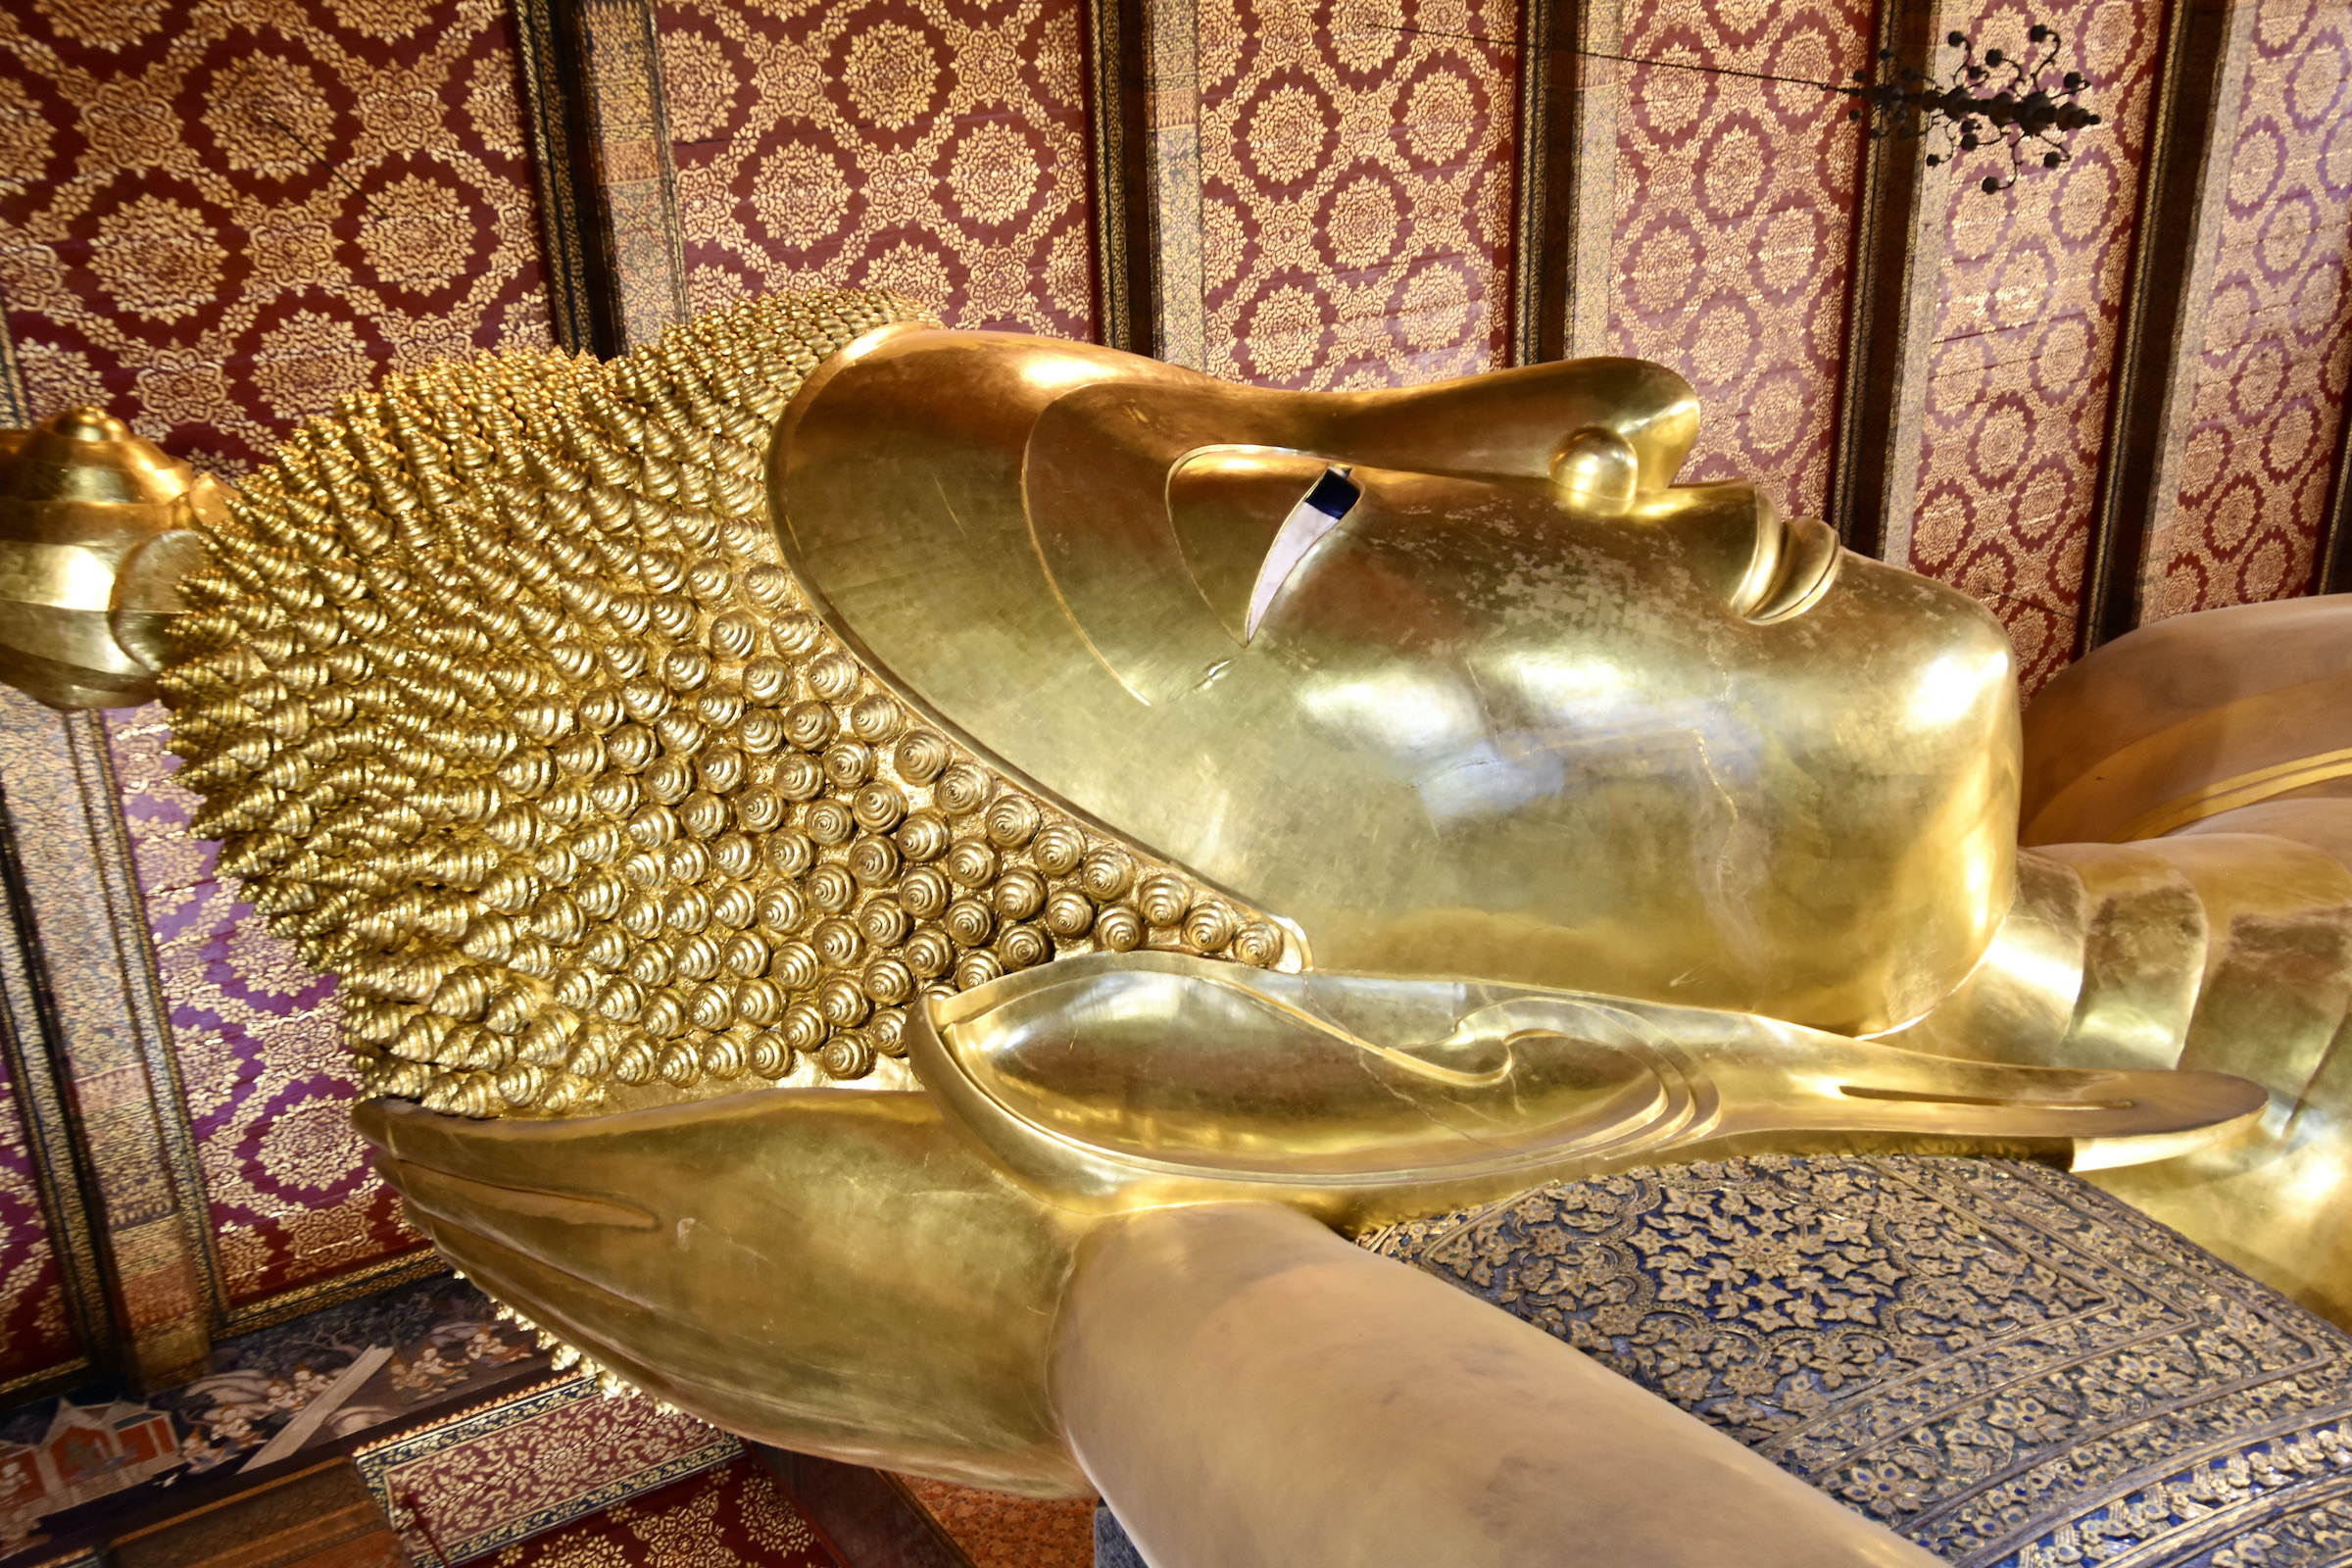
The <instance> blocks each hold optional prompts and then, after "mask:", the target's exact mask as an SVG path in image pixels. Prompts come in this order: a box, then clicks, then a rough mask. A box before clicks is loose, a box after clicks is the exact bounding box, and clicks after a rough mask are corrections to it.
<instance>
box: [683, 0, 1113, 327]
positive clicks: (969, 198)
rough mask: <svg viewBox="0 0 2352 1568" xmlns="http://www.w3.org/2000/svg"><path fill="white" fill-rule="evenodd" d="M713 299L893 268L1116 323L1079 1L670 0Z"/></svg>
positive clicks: (946, 290)
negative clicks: (1100, 275)
mask: <svg viewBox="0 0 2352 1568" xmlns="http://www.w3.org/2000/svg"><path fill="white" fill-rule="evenodd" d="M657 24H658V29H659V33H660V38H661V55H662V91H663V94H664V96H665V99H666V102H667V106H668V117H669V135H670V140H671V149H672V154H673V157H674V161H675V163H676V167H677V202H678V221H679V223H680V226H681V228H682V230H683V235H684V249H685V265H686V291H687V294H688V297H689V300H690V303H691V305H692V308H693V309H694V310H696V311H704V310H708V309H710V308H711V307H712V306H714V305H720V304H724V303H725V302H727V301H728V300H732V299H735V298H738V297H740V296H742V295H744V294H750V293H758V292H762V291H766V290H778V289H807V288H819V287H824V288H833V287H855V288H868V287H885V288H893V289H897V290H899V291H900V292H901V293H903V294H906V295H907V296H908V297H910V298H912V299H915V300H919V301H921V302H923V303H924V304H927V305H930V306H932V307H933V308H935V309H937V310H938V311H939V312H940V314H941V316H942V319H945V320H946V321H947V322H948V324H949V325H951V326H964V327H978V328H995V329H999V330H1009V331H1031V332H1043V333H1048V334H1051V335H1053V336H1055V337H1071V338H1084V337H1088V336H1090V335H1091V334H1092V332H1093V329H1094V302H1093V276H1092V271H1091V267H1092V261H1091V253H1090V251H1089V248H1088V246H1089V240H1088V202H1087V195H1086V192H1087V162H1086V113H1085V102H1084V81H1085V56H1084V53H1083V51H1082V49H1081V47H1080V41H1079V31H1078V25H1079V6H1078V0H662V4H661V5H660V6H659V8H658V10H657Z"/></svg>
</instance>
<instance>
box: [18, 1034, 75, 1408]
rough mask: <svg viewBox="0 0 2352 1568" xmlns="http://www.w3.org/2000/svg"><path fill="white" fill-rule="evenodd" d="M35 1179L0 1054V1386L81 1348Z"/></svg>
mask: <svg viewBox="0 0 2352 1568" xmlns="http://www.w3.org/2000/svg"><path fill="white" fill-rule="evenodd" d="M33 1182H34V1175H33V1165H32V1155H31V1151H30V1150H28V1149H27V1148H26V1147H25V1124H24V1120H23V1118H22V1116H21V1115H20V1114H19V1112H18V1108H17V1102H16V1086H15V1085H14V1084H12V1083H11V1082H10V1081H9V1076H8V1058H7V1057H6V1056H5V1055H0V1386H5V1385H6V1384H8V1383H9V1382H10V1381H12V1380H13V1379H16V1378H21V1377H25V1376H28V1375H30V1374H32V1373H36V1372H39V1371H41V1370H42V1369H43V1368H45V1367H53V1366H58V1365H61V1364H63V1363H65V1362H67V1361H70V1360H72V1359H73V1356H74V1355H75V1354H76V1353H77V1352H78V1351H79V1349H80V1345H79V1342H78V1341H76V1339H75V1338H74V1335H73V1324H72V1322H71V1321H70V1320H69V1319H68V1317H67V1315H66V1293H65V1283H64V1281H63V1280H62V1279H60V1278H59V1276H58V1270H57V1254H56V1251H55V1250H54V1249H53V1247H52V1245H51V1241H50V1236H49V1227H48V1225H47V1224H46V1223H45V1222H44V1221H43V1220H42V1217H41V1200H40V1194H39V1192H38V1191H37V1190H36V1189H35V1188H34V1186H33Z"/></svg>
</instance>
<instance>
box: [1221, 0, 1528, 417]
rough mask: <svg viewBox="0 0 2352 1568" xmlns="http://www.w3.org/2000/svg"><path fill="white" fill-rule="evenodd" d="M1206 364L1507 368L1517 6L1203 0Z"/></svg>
mask: <svg viewBox="0 0 2352 1568" xmlns="http://www.w3.org/2000/svg"><path fill="white" fill-rule="evenodd" d="M1195 22H1196V26H1197V28H1198V39H1199V84H1200V86H1199V91H1200V100H1199V116H1200V120H1199V124H1200V149H1201V151H1200V159H1201V162H1200V172H1201V220H1200V221H1201V281H1202V284H1203V298H1204V302H1205V303H1204V309H1203V317H1204V322H1205V326H1204V330H1205V344H1204V348H1205V362H1206V363H1205V366H1204V368H1206V369H1207V370H1208V372H1209V373H1210V374H1211V375H1219V376H1224V377H1226V378H1228V379H1230V380H1237V381H1255V382H1259V383H1261V384H1264V385H1269V386H1285V387H1299V388H1313V389H1328V388H1350V387H1369V386H1394V385H1402V384H1405V383H1408V382H1418V381H1432V380H1437V379H1440V378H1442V377H1445V376H1453V375H1468V374H1471V373H1472V372H1474V371H1478V370H1486V369H1493V368H1495V367H1497V366H1499V365H1501V364H1502V363H1503V362H1504V343H1505V333H1506V332H1507V331H1508V329H1509V322H1508V319H1507V309H1506V300H1507V297H1508V294H1509V289H1508V287H1507V285H1506V282H1505V276H1506V270H1507V269H1508V267H1509V263H1510V256H1509V243H1508V238H1507V236H1508V227H1509V222H1510V208H1511V175H1510V171H1511V161H1512V157H1513V149H1514V145H1515V143H1514V132H1513V129H1512V123H1513V115H1514V109H1513V103H1514V95H1515V93H1516V91H1517V78H1518V65H1517V51H1516V48H1515V43H1514V40H1515V36H1516V29H1517V18H1516V15H1515V12H1514V8H1513V7H1511V6H1510V5H1508V4H1506V3H1504V0H1403V3H1402V4H1401V6H1397V7H1389V6H1380V5H1374V4H1372V3H1370V0H1202V3H1201V5H1200V6H1199V8H1198V10H1197V13H1196V17H1195Z"/></svg>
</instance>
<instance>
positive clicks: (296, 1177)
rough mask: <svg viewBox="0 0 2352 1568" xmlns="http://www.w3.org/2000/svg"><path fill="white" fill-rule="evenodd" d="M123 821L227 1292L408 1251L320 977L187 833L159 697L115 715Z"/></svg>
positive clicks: (243, 1298)
mask: <svg viewBox="0 0 2352 1568" xmlns="http://www.w3.org/2000/svg"><path fill="white" fill-rule="evenodd" d="M113 716H114V718H115V720H116V722H115V723H114V726H113V737H114V752H115V766H116V770H117V774H118V776H119V778H120V779H121V781H122V785H123V810H124V819H125V823H126V825H127V827H128V829H129V832H130V840H131V848H132V853H133V856H134V858H136V861H137V864H138V871H139V881H140V887H141V891H142V893H143V894H144V896H145V898H146V902H147V916H148V921H149V924H150V926H151V927H152V929H153V931H154V935H155V956H156V968H157V973H158V978H159V980H160V982H161V984H162V988H163V992H164V997H165V1001H166V1003H167V1004H168V1005H169V1006H170V1009H171V1012H170V1025H171V1031H172V1054H173V1057H174V1059H175V1061H176V1062H177V1065H178V1069H179V1078H180V1085H181V1089H182V1091H183V1093H184V1095H185V1097H186V1103H187V1113H188V1121H189V1125H190V1128H191V1130H192V1131H193V1133H194V1135H195V1141H196V1154H197V1160H198V1162H199V1164H200V1165H201V1167H202V1170H203V1179H204V1188H205V1196H206V1199H207V1200H208V1201H209V1202H210V1204H211V1209H212V1223H213V1235H214V1246H215V1249H216V1250H217V1253H218V1256H219V1259H220V1267H221V1280H222V1284H223V1286H224V1287H225V1289H226V1291H227V1294H228V1298H229V1300H230V1302H231V1303H232V1304H240V1303H244V1302H249V1301H253V1300H258V1299H263V1298H266V1297H270V1296H274V1295H276V1294H278V1293H279V1292H282V1291H285V1290H288V1289H291V1288H294V1287H297V1286H301V1285H305V1284H309V1283H312V1282H314V1281H319V1280H322V1279H327V1278H331V1277H332V1276H334V1275H337V1274H342V1273H347V1272H349V1271H350V1270H352V1269H355V1268H359V1267H362V1266H365V1265H367V1264H369V1263H373V1262H377V1261H379V1260H381V1259H383V1258H385V1257H388V1256H392V1255H394V1254H397V1253H401V1252H407V1251H412V1250H417V1249H419V1248H421V1247H422V1246H423V1245H424V1239H423V1238H422V1237H421V1236H419V1235H418V1234H417V1233H416V1232H415V1231H412V1230H410V1229H409V1228H408V1226H407V1225H406V1224H405V1223H403V1221H402V1219H401V1216H400V1209H399V1200H398V1199H397V1198H396V1197H395V1196H394V1195H393V1193H392V1192H391V1190H390V1189H389V1188H386V1187H385V1186H383V1185H382V1184H381V1183H380V1182H378V1181H377V1180H376V1179H375V1177H374V1175H373V1174H372V1173H371V1172H370V1171H369V1170H368V1160H367V1147H366V1146H365V1145H364V1144H363V1143H361V1141H360V1137H359V1134H358V1133H356V1132H355V1131H353V1129H352V1125H351V1104H352V1102H353V1101H354V1100H355V1099H356V1098H357V1097H358V1093H359V1084H358V1078H357V1075H356V1074H355V1073H354V1072H353V1071H352V1069H351V1058H350V1056H349V1054H348V1053H346V1052H345V1051H344V1049H343V1045H342V1011H341V1008H340V1007H339V1006H338V1005H336V1002H335V996H334V982H333V981H332V980H330V979H327V978H326V977H324V976H321V975H319V974H316V973H314V972H312V971H311V970H310V969H309V968H307V967H305V966H304V964H303V962H302V960H301V958H300V956H298V955H297V954H296V953H295V951H294V948H293V946H292V945H291V944H290V943H285V942H281V941H279V940H278V939H277V938H275V937H272V936H271V935H270V933H269V932H268V931H267V930H265V929H264V928H263V925H262V921H261V918H260V917H259V916H258V915H256V914H255V913H254V912H253V907H252V906H250V905H248V904H246V903H244V902H243V901H242V900H240V899H239V898H237V897H236V894H235V891H234V888H233V886H232V885H231V884H230V883H229V882H227V881H225V880H223V879H222V878H221V877H220V876H219V875H218V874H217V873H216V871H215V869H214V860H215V859H216V858H217V857H218V856H219V854H220V846H219V845H217V844H215V843H212V842H211V841H209V840H200V839H195V838H191V837H190V836H189V835H188V822H189V820H190V818H192V817H193V816H194V815H195V812H196V807H197V801H196V798H195V797H194V796H193V795H192V794H190V793H189V792H188V791H186V790H184V789H182V788H180V787H179V786H178V785H177V784H175V783H173V782H172V776H171V775H172V769H173V768H174V767H176V766H177V765H178V764H177V762H176V760H174V759H172V757H170V756H169V755H167V754H166V753H165V751H164V746H165V744H166V742H167V741H168V740H169V738H170V737H169V735H168V733H167V731H166V727H165V722H164V713H163V710H162V709H161V708H160V707H150V708H143V709H137V710H130V711H124V712H122V713H118V714H116V715H113Z"/></svg>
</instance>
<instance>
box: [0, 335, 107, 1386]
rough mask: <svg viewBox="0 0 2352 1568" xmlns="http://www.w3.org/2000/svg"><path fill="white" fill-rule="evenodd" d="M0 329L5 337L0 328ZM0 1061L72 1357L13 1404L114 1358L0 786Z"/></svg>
mask: <svg viewBox="0 0 2352 1568" xmlns="http://www.w3.org/2000/svg"><path fill="white" fill-rule="evenodd" d="M0 331H5V327H4V326H0ZM0 895H4V896H0V1053H5V1054H6V1057H7V1061H8V1075H9V1082H10V1083H11V1084H12V1085H13V1086H14V1089H15V1095H14V1099H15V1103H16V1108H17V1113H18V1117H19V1120H20V1121H21V1123H22V1125H23V1126H24V1129H25V1149H26V1152H27V1153H29V1154H30V1155H31V1156H32V1164H33V1187H34V1192H35V1195H36V1196H37V1198H38V1199H39V1201H40V1209H41V1218H42V1222H43V1224H45V1225H46V1226H47V1227H48V1232H49V1245H50V1250H51V1252H52V1254H53V1255H54V1256H55V1257H56V1259H57V1271H58V1283H59V1285H60V1287H61V1289H62V1290H63V1291H64V1294H65V1299H66V1312H67V1316H68V1321H69V1322H70V1323H71V1324H72V1325H73V1337H74V1340H75V1341H76V1343H77V1345H78V1347H79V1350H78V1353H77V1354H75V1355H74V1356H73V1357H72V1358H70V1359H68V1360H65V1361H61V1362H59V1363H57V1364H56V1365H54V1366H48V1367H39V1368H35V1369H33V1370H31V1371H29V1372H25V1373H22V1374H20V1375H19V1376H17V1377H14V1378H10V1379H8V1380H7V1381H5V1382H0V1400H4V1401H6V1402H9V1403H17V1402H20V1401H23V1400H25V1399H31V1398H37V1397H40V1396H42V1395H45V1394H51V1393H55V1392H57V1391H59V1390H61V1389H67V1388H71V1387H73V1385H74V1384H75V1383H78V1382H80V1381H82V1380H84V1379H86V1378H88V1377H90V1376H91V1375H93V1374H95V1373H96V1372H97V1371H98V1370H99V1369H100V1368H102V1367H104V1366H106V1365H108V1364H110V1363H112V1362H113V1361H114V1360H115V1358H116V1356H117V1355H118V1354H119V1352H120V1345H119V1336H118V1335H117V1333H116V1327H115V1322H114V1316H113V1313H112V1312H111V1311H110V1310H109V1309H108V1305H107V1290H106V1282H107V1278H108V1276H109V1274H110V1273H111V1272H112V1271H111V1268H110V1267H109V1261H110V1260H109V1259H108V1258H107V1257H106V1256H105V1240H104V1237H103V1235H102V1234H101V1233H100V1232H99V1230H98V1229H97V1227H96V1226H95V1225H94V1224H93V1223H92V1222H91V1215H92V1214H93V1213H94V1212H96V1210H97V1208H98V1200H97V1196H96V1195H97V1175H96V1172H94V1171H93V1170H91V1168H90V1162H89V1160H88V1159H87V1157H85V1155H84V1152H83V1151H82V1149H81V1147H80V1142H79V1140H78V1139H76V1138H75V1137H74V1136H73V1119H72V1117H71V1115H70V1114H69V1112H68V1110H67V1103H66V1097H65V1094H64V1090H63V1086H62V1084H61V1082H60V1078H61V1074H60V1070H59V1063H58V1060H57V1056H56V1052H55V1042H57V1041H58V1040H60V1039H61V1038H62V1031H61V1029H60V1027H59V1025H58V1022H57V1017H56V1010H57V1009H56V1005H55V1003H54V1002H53V1000H52V999H51V997H50V994H49V983H48V976H47V974H46V973H45V972H44V970H43V966H42V964H41V958H40V949H39V947H38V946H37V945H36V944H35V943H33V942H30V941H28V940H27V939H26V935H27V933H28V932H29V931H30V930H31V929H32V904H31V899H30V896H29V895H28V894H27V893H26V891H25V878H24V873H23V869H22V867H21V865H20V863H19V857H18V852H17V846H16V835H15V832H14V830H13V827H12V825H11V822H10V819H9V814H8V797H7V792H6V789H5V787H0Z"/></svg>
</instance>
